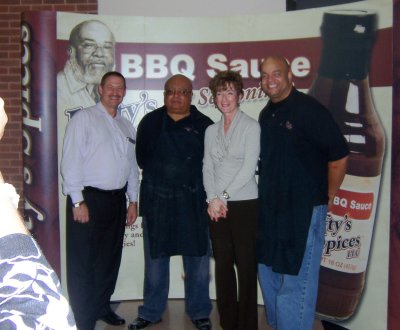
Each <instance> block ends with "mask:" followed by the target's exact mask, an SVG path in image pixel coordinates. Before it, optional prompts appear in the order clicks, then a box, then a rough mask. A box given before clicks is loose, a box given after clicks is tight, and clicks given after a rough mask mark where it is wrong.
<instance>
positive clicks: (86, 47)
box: [80, 41, 114, 53]
mask: <svg viewBox="0 0 400 330" xmlns="http://www.w3.org/2000/svg"><path fill="white" fill-rule="evenodd" d="M80 45H81V47H82V49H83V51H84V52H85V53H92V52H94V51H96V50H97V49H99V48H101V49H102V50H103V51H106V52H113V51H114V45H113V44H112V43H106V44H102V45H100V44H98V43H96V42H87V41H86V42H82V43H81V44H80Z"/></svg>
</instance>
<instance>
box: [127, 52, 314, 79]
mask: <svg viewBox="0 0 400 330" xmlns="http://www.w3.org/2000/svg"><path fill="white" fill-rule="evenodd" d="M261 62H262V59H256V58H251V59H244V58H236V59H233V60H230V61H229V60H228V58H227V56H226V55H224V54H220V53H218V54H211V55H209V56H208V58H207V65H208V67H209V69H207V70H206V73H207V75H208V76H209V77H210V78H212V77H214V76H215V75H216V73H217V72H219V71H224V70H234V71H238V72H239V73H240V74H241V76H242V77H243V78H255V79H259V78H260V72H259V67H260V64H261ZM195 69H196V68H195V61H194V59H193V57H192V56H190V55H187V54H176V55H174V56H173V57H172V58H171V59H169V58H168V57H167V56H166V55H163V54H146V55H145V56H144V58H143V56H141V55H139V54H121V73H122V74H123V75H124V76H125V78H127V79H135V78H142V77H144V78H146V79H165V78H166V77H168V76H169V75H170V74H171V75H174V74H183V75H185V76H186V77H188V78H189V79H191V80H192V81H193V80H194V79H195V75H194V72H195ZM291 69H292V73H293V76H295V77H298V78H304V77H307V76H308V75H309V74H310V71H311V63H310V60H309V59H308V58H306V57H304V56H298V57H295V58H294V59H293V60H292V61H291Z"/></svg>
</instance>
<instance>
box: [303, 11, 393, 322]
mask: <svg viewBox="0 0 400 330" xmlns="http://www.w3.org/2000/svg"><path fill="white" fill-rule="evenodd" d="M376 19H377V17H376V14H375V13H371V12H366V11H332V12H328V13H325V14H324V17H323V22H322V26H321V35H322V40H323V49H322V54H321V64H320V68H319V72H318V75H317V77H316V79H315V80H314V82H313V85H312V86H311V88H310V90H309V94H310V95H312V96H314V97H315V98H316V99H318V100H319V101H320V102H321V103H322V104H324V105H325V106H326V107H327V108H328V109H329V110H330V112H331V113H332V115H333V117H334V119H335V120H336V122H337V123H338V124H339V126H340V128H341V131H342V133H343V135H344V136H345V138H346V139H347V141H348V144H349V148H350V155H349V161H348V166H347V171H346V176H345V179H344V181H343V184H342V186H341V188H340V190H339V191H338V192H337V194H336V196H335V198H334V205H333V209H332V212H331V213H330V214H328V216H327V219H326V234H325V245H324V251H323V255H322V261H321V268H320V280H319V290H318V301H317V313H318V314H320V315H322V316H325V317H328V318H332V319H337V320H343V319H347V318H349V317H350V316H351V315H352V314H353V313H354V311H355V310H356V307H357V304H358V302H359V299H360V297H361V293H362V290H363V287H364V283H365V274H366V269H367V262H368V255H369V250H370V244H371V238H372V233H373V227H374V220H375V212H376V206H377V201H378V193H379V186H380V179H381V170H382V161H383V155H384V148H385V137H384V132H383V128H382V125H381V123H380V120H379V117H378V115H377V113H376V110H375V107H374V104H373V101H372V97H371V90H370V86H369V79H368V67H369V62H370V56H371V49H372V47H373V43H374V37H375V32H376Z"/></svg>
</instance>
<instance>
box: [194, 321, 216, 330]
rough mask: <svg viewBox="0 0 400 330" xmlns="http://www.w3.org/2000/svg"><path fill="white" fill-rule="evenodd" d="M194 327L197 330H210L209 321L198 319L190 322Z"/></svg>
mask: <svg viewBox="0 0 400 330" xmlns="http://www.w3.org/2000/svg"><path fill="white" fill-rule="evenodd" d="M192 322H193V324H194V326H195V327H196V329H198V330H211V327H212V325H211V321H210V319H198V320H192Z"/></svg>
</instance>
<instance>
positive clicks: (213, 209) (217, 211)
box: [207, 197, 228, 221]
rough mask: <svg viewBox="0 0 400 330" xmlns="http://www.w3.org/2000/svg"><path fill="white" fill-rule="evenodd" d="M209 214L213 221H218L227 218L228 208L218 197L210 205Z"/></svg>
mask: <svg viewBox="0 0 400 330" xmlns="http://www.w3.org/2000/svg"><path fill="white" fill-rule="evenodd" d="M207 213H208V215H209V216H210V218H211V220H212V221H218V219H219V218H226V214H227V213H228V207H227V206H226V205H225V203H224V202H223V201H221V200H220V199H219V198H218V197H215V198H214V199H212V200H211V201H210V203H208V208H207Z"/></svg>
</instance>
